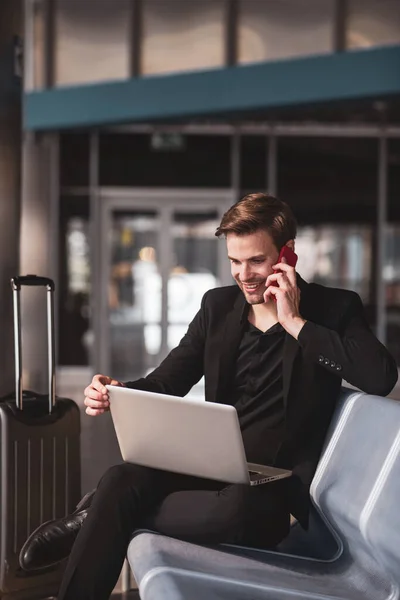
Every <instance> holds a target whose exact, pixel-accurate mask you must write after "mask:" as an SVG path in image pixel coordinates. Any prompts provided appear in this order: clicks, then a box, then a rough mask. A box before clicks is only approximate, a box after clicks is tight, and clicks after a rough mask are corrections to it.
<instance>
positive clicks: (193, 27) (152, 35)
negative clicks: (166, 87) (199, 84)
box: [141, 0, 225, 75]
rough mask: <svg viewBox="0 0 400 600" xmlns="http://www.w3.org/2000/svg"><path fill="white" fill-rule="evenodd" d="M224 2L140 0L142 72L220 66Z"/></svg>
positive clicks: (208, 0)
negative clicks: (141, 10)
mask: <svg viewBox="0 0 400 600" xmlns="http://www.w3.org/2000/svg"><path fill="white" fill-rule="evenodd" d="M224 6H225V4H224V1H223V0H203V1H202V2H194V1H193V0H191V1H190V2H188V1H187V0H144V2H143V41H142V69H141V70H142V73H143V74H146V75H147V74H151V73H168V72H172V71H192V70H195V69H209V68H212V67H221V66H222V65H223V63H224Z"/></svg>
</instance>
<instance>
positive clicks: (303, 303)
mask: <svg viewBox="0 0 400 600" xmlns="http://www.w3.org/2000/svg"><path fill="white" fill-rule="evenodd" d="M297 285H298V287H299V288H300V291H301V297H300V314H301V316H302V317H303V319H307V314H308V298H307V292H308V283H306V282H305V281H304V279H302V278H301V277H300V275H299V274H297ZM299 351H300V346H299V344H298V342H297V340H296V339H295V338H294V337H292V336H291V335H290V334H289V333H287V334H286V339H285V344H284V347H283V364H282V371H283V402H284V405H285V409H286V408H287V406H288V401H289V392H290V385H291V382H292V373H293V365H294V361H295V359H296V356H297V354H298V352H299Z"/></svg>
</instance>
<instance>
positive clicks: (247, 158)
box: [240, 135, 268, 196]
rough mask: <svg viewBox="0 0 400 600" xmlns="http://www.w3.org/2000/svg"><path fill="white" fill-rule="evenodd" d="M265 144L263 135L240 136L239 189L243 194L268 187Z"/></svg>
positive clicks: (265, 140)
mask: <svg viewBox="0 0 400 600" xmlns="http://www.w3.org/2000/svg"><path fill="white" fill-rule="evenodd" d="M267 144H268V140H267V138H266V136H264V135H243V136H241V138H240V152H241V157H240V190H241V195H242V196H244V195H245V194H248V193H249V192H262V191H264V190H267V189H268V183H267V170H268V167H267Z"/></svg>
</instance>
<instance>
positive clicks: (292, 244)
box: [285, 240, 295, 252]
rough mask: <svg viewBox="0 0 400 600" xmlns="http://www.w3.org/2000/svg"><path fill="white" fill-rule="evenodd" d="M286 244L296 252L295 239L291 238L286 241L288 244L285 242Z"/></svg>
mask: <svg viewBox="0 0 400 600" xmlns="http://www.w3.org/2000/svg"><path fill="white" fill-rule="evenodd" d="M285 245H286V246H287V247H288V248H290V249H291V250H293V252H294V246H295V244H294V240H289V241H288V242H286V244H285Z"/></svg>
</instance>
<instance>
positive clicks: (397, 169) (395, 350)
mask: <svg viewBox="0 0 400 600" xmlns="http://www.w3.org/2000/svg"><path fill="white" fill-rule="evenodd" d="M388 196H389V207H388V208H389V210H388V219H389V226H388V228H387V232H386V244H385V269H384V278H385V283H386V303H387V328H386V343H387V346H388V348H389V350H390V352H392V354H393V356H394V357H395V358H396V360H397V364H398V365H400V140H390V141H389V181H388Z"/></svg>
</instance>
